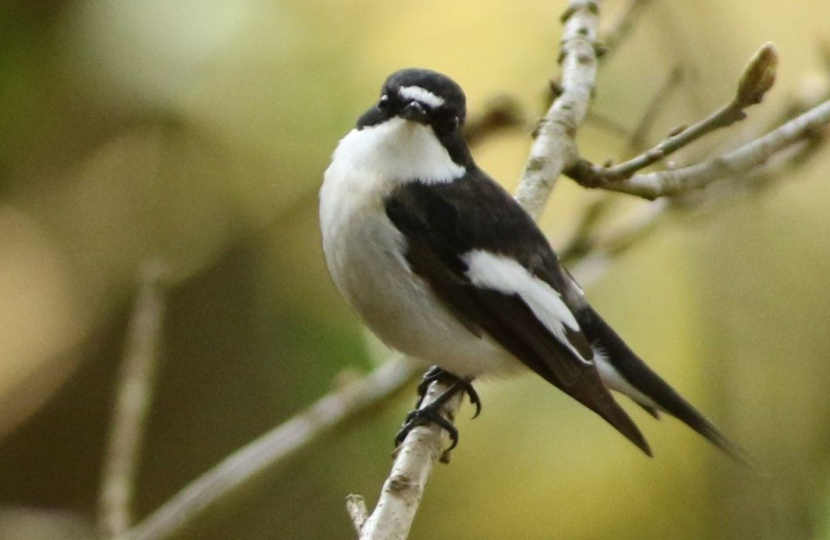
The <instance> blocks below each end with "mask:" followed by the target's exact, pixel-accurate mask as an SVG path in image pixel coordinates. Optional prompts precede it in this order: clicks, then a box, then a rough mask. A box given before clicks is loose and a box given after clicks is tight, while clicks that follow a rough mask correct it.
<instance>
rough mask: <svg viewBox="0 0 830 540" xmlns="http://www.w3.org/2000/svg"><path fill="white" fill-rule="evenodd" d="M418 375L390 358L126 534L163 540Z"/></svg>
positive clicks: (246, 449)
mask: <svg viewBox="0 0 830 540" xmlns="http://www.w3.org/2000/svg"><path fill="white" fill-rule="evenodd" d="M416 375H417V367H416V364H414V363H413V362H411V361H409V360H406V359H402V358H397V359H395V360H390V361H388V362H386V363H384V364H383V365H381V366H380V367H378V368H377V369H376V370H374V371H373V372H372V373H370V374H369V375H367V376H365V377H363V378H361V379H358V380H355V381H352V382H349V383H347V384H345V385H343V386H342V387H341V388H338V389H337V390H335V391H333V392H332V393H330V394H328V395H326V396H324V397H323V398H321V399H320V400H319V401H317V402H316V403H314V404H313V405H312V406H311V407H309V408H308V409H306V410H305V411H303V412H302V413H300V414H298V415H297V416H295V417H293V418H292V419H291V420H289V421H287V422H285V423H284V424H282V425H280V426H278V427H277V428H275V429H273V430H271V431H269V432H268V433H266V434H265V435H263V436H262V437H260V438H259V439H256V440H254V441H252V442H250V443H249V444H247V445H245V446H243V447H242V448H240V449H239V450H237V451H236V452H234V453H233V454H231V455H230V456H228V457H227V458H225V459H224V460H222V462H221V463H219V464H218V465H216V466H215V467H214V468H212V469H211V470H209V471H208V472H206V473H205V474H203V475H202V476H200V477H199V478H197V479H196V480H194V481H193V482H191V483H190V484H188V485H187V486H185V487H184V489H182V490H181V491H180V492H179V493H178V494H176V496H175V497H173V498H172V499H170V500H169V501H167V502H166V503H165V504H164V505H163V506H161V507H160V508H159V509H157V510H156V511H155V512H153V513H152V514H151V515H149V516H147V518H145V519H144V520H143V521H142V522H141V523H140V524H139V525H137V526H136V527H134V528H133V529H131V530H130V531H128V532H127V533H126V534H125V535H123V537H122V538H124V539H125V540H126V539H130V540H164V539H166V538H171V537H173V536H174V535H175V534H177V533H178V532H180V531H181V530H183V529H184V528H185V527H186V526H187V525H188V524H189V523H191V522H193V520H194V519H196V518H198V517H199V516H201V515H202V513H203V512H204V511H205V510H206V509H207V508H208V507H210V506H212V505H213V504H215V503H216V502H218V501H219V500H221V499H222V498H224V497H227V496H228V495H229V494H230V493H233V492H234V491H235V490H236V489H238V488H239V487H241V486H243V485H244V484H245V483H247V482H248V481H250V480H251V479H252V478H255V477H257V476H259V475H261V474H263V473H264V472H265V471H266V470H273V468H274V467H275V466H276V465H277V464H280V463H284V462H285V461H286V460H287V459H288V458H290V457H291V456H294V455H296V454H297V453H298V452H301V451H302V450H303V449H305V448H307V447H308V446H309V445H310V444H312V443H314V442H315V441H318V440H319V438H320V437H321V436H323V435H324V434H326V433H329V432H330V431H331V430H333V429H334V428H335V427H337V426H339V425H341V424H342V423H343V422H344V421H345V420H347V419H350V418H354V417H355V416H356V415H358V414H360V413H364V412H367V411H369V410H371V409H373V408H375V407H379V406H381V405H382V404H383V403H384V402H385V401H387V400H388V399H390V398H392V397H394V396H395V394H396V393H397V392H398V390H400V389H401V388H402V387H403V386H405V385H406V384H408V383H409V382H410V381H412V380H413V378H414V377H415V376H416Z"/></svg>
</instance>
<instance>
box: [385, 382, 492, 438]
mask: <svg viewBox="0 0 830 540" xmlns="http://www.w3.org/2000/svg"><path fill="white" fill-rule="evenodd" d="M438 380H449V381H452V385H451V386H450V387H449V388H448V389H447V390H446V391H444V393H443V394H441V395H440V396H438V397H437V398H436V399H435V400H434V401H433V402H432V403H429V404H428V405H426V406H424V407H422V406H421V405H422V404H423V401H424V396H426V393H427V390H428V389H429V385H430V384H432V383H433V382H435V381H438ZM472 381H473V379H472V377H465V378H463V379H462V378H459V377H456V376H455V375H453V374H452V373H450V372H448V371H445V370H443V369H441V368H439V367H438V366H433V367H431V368H430V369H429V371H427V372H426V373H425V374H424V377H423V379H422V380H421V383H420V384H419V385H418V396H419V397H418V403H417V404H416V406H415V410H414V411H411V412H410V413H409V414H408V415H406V420H405V421H404V423H403V426H402V427H401V429H400V431H398V434H397V435H396V436H395V446H400V444H401V443H402V442H403V441H404V439H406V436H407V435H409V432H410V431H412V430H413V429H414V428H415V427H416V426H423V425H425V424H429V423H433V424H437V425H438V426H439V427H441V428H442V429H444V430H445V431H446V432H447V433H449V435H450V439H451V440H452V446H450V447H449V449H448V450H447V451H449V450H452V449H453V448H455V447H456V445H458V430H457V429H456V428H455V426H453V425H452V422H450V421H449V420H447V419H446V418H445V417H444V416H443V415H442V414H441V408H442V407H443V406H444V404H445V403H446V402H447V401H449V400H450V398H452V397H453V396H454V395H456V394H457V393H459V392H466V393H467V395H468V396H469V397H470V403H472V404H473V405H475V407H476V413H475V415H474V416H473V418H475V417H476V416H478V415H479V413H481V399H480V398H479V397H478V393H477V392H476V391H475V389H474V388H473V385H472Z"/></svg>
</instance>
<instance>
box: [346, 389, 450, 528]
mask: <svg viewBox="0 0 830 540" xmlns="http://www.w3.org/2000/svg"><path fill="white" fill-rule="evenodd" d="M447 389H448V385H447V384H446V383H444V382H435V383H432V384H431V385H430V386H429V389H428V390H427V393H426V395H425V396H424V400H423V403H422V405H421V407H422V408H423V407H425V406H426V405H427V404H430V403H432V402H434V401H435V400H436V398H438V397H439V396H440V395H441V394H443V393H444V392H446V391H447ZM462 396H463V393H459V394H456V395H455V396H453V397H452V398H451V399H450V400H449V401H448V402H447V403H446V404H445V405H444V407H443V409H442V411H441V412H442V414H443V415H444V417H445V418H447V419H448V420H449V421H450V422H453V421H454V420H455V415H456V413H457V412H458V409H459V407H460V406H461V398H462ZM448 441H449V435H448V434H447V432H446V431H445V430H444V429H443V428H441V427H440V426H438V425H437V424H426V425H422V426H417V427H415V428H413V429H412V431H410V432H409V434H408V435H407V436H406V439H404V441H403V443H401V445H400V446H399V447H398V449H397V450H396V456H395V462H394V464H393V465H392V471H391V472H390V473H389V477H388V478H387V479H386V482H384V484H383V489H382V490H381V493H380V499H379V500H378V503H377V505H376V506H375V510H374V511H373V512H372V514H371V515H370V516H369V519H367V520H366V522H365V524H364V525H363V527H362V528H361V530H360V535H359V538H360V540H405V539H406V538H407V536H408V535H409V529H410V528H411V527H412V522H413V521H414V520H415V513H416V512H417V511H418V505H419V504H420V503H421V497H422V496H423V494H424V488H425V487H426V483H427V480H428V479H429V474H430V473H431V472H432V467H433V465H435V462H436V461H437V460H438V459H439V458H441V457H442V456H443V460H444V461H448V460H449V456H448V454H447V453H446V452H445V451H444V449H445V448H446V447H447V443H448Z"/></svg>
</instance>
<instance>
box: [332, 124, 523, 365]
mask: <svg viewBox="0 0 830 540" xmlns="http://www.w3.org/2000/svg"><path fill="white" fill-rule="evenodd" d="M464 172H465V171H464V168H463V167H461V166H459V165H457V164H456V163H454V162H453V161H452V159H451V158H450V156H449V154H448V153H447V151H446V150H445V149H444V147H443V146H441V144H440V143H439V141H438V140H437V139H436V137H435V136H434V134H433V132H432V130H431V128H429V127H427V126H423V125H420V124H416V123H412V122H406V121H404V120H401V119H393V120H390V121H388V122H385V123H383V124H381V125H378V126H374V127H366V128H363V129H361V130H352V131H351V132H350V133H349V134H348V135H347V136H346V137H345V138H344V139H343V140H342V141H341V142H340V145H339V146H338V147H337V150H335V152H334V156H333V159H332V163H331V165H330V166H329V168H328V170H326V173H325V180H324V182H323V187H322V189H321V190H320V225H321V229H322V234H323V251H324V253H325V257H326V263H327V264H328V268H329V272H330V273H331V276H332V279H333V280H334V283H335V285H336V286H337V288H338V289H339V290H340V292H341V293H342V294H343V296H344V297H345V298H346V301H347V302H348V303H349V304H350V305H351V306H352V307H353V308H354V309H355V310H356V311H357V312H358V313H359V314H360V316H361V317H362V318H363V320H364V321H365V322H366V324H367V325H368V326H369V328H370V329H371V330H372V331H373V332H374V333H375V334H376V335H377V336H378V337H379V338H380V339H381V340H382V341H384V342H385V343H386V344H387V345H389V346H390V347H392V348H394V349H397V350H399V351H401V352H403V353H405V354H408V355H410V356H413V357H416V358H420V359H422V360H424V361H425V362H429V363H434V364H439V365H441V366H443V367H444V368H446V369H448V370H449V371H451V372H453V373H455V374H456V375H459V376H464V375H473V376H477V375H480V374H481V373H487V372H493V371H505V370H506V369H509V368H514V367H517V366H518V365H519V363H518V361H517V360H515V359H513V358H512V357H511V356H510V355H509V354H507V353H506V352H505V351H504V350H503V349H502V348H501V347H500V346H499V345H497V344H495V343H494V342H492V341H490V340H489V339H481V338H478V337H476V336H475V335H473V334H472V333H471V332H470V331H469V330H467V329H466V328H465V327H464V326H462V325H461V324H460V323H459V322H458V321H457V320H456V319H455V317H454V316H453V315H451V314H450V313H449V312H448V311H447V310H446V309H445V308H444V307H443V306H442V305H440V303H438V301H437V300H436V298H435V297H434V296H433V294H432V292H431V291H430V290H429V287H428V286H427V285H426V284H425V283H424V282H423V281H422V280H421V279H420V278H419V277H418V276H417V275H414V274H413V273H412V271H411V270H410V268H409V265H408V264H407V262H406V260H405V258H404V253H405V249H406V239H405V238H404V237H403V235H402V234H401V233H400V231H398V230H397V229H396V228H395V227H394V225H393V224H392V222H391V221H389V219H388V218H387V217H386V212H385V208H384V197H385V196H386V195H388V194H389V193H390V191H391V190H392V189H393V188H394V187H395V186H396V185H398V184H400V183H401V182H405V181H407V180H410V181H411V179H418V181H421V182H425V183H433V182H451V181H452V180H454V179H456V178H459V177H461V176H462V175H463V174H464Z"/></svg>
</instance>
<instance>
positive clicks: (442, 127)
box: [358, 68, 466, 137]
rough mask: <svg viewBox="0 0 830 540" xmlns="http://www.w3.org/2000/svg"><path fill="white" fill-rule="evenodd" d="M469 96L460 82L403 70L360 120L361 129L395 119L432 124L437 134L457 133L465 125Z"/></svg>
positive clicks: (431, 72) (382, 91)
mask: <svg viewBox="0 0 830 540" xmlns="http://www.w3.org/2000/svg"><path fill="white" fill-rule="evenodd" d="M465 114H466V98H465V97H464V91H463V90H461V87H460V86H458V84H457V83H456V82H455V81H453V80H452V79H450V78H449V77H447V76H446V75H442V74H440V73H438V72H435V71H431V70H428V69H415V68H411V69H402V70H400V71H397V72H395V73H393V74H392V75H390V76H389V78H387V79H386V82H385V83H383V88H382V89H381V95H380V99H379V100H378V102H377V104H375V105H374V106H373V107H372V108H371V109H369V110H368V111H366V113H365V114H364V115H363V116H362V117H361V118H360V120H359V121H358V128H363V127H366V126H373V125H378V124H381V123H383V122H386V121H388V120H390V119H393V118H403V119H404V120H407V121H410V122H417V123H419V124H423V125H427V126H431V127H432V128H433V129H434V130H435V132H436V134H438V135H439V137H440V136H442V135H443V136H446V135H449V134H454V133H458V132H459V130H460V128H461V126H462V125H463V124H464V116H465Z"/></svg>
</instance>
